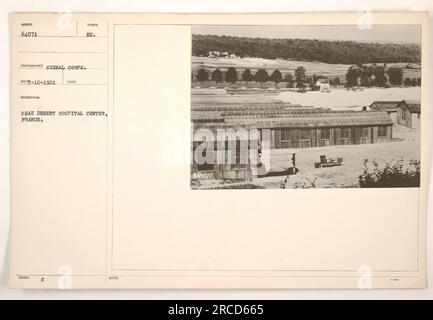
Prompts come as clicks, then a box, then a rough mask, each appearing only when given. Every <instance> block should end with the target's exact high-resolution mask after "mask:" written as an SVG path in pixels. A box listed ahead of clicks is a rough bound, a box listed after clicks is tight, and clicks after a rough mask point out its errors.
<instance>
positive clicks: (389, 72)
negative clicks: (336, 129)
mask: <svg viewBox="0 0 433 320" xmlns="http://www.w3.org/2000/svg"><path fill="white" fill-rule="evenodd" d="M306 71H307V70H306V69H305V67H303V66H300V67H298V68H296V70H295V71H294V74H293V75H292V74H291V73H287V74H286V75H285V76H284V78H283V75H282V73H281V71H280V70H278V69H275V70H273V71H272V73H271V74H270V75H269V73H268V72H267V71H266V70H265V69H258V70H257V72H256V73H255V74H253V73H252V72H251V70H250V69H245V70H244V71H243V72H242V74H241V75H240V77H239V76H238V72H237V71H236V68H234V67H229V68H228V69H227V71H226V72H225V74H224V73H223V72H222V71H221V70H220V69H215V70H213V71H212V72H211V73H210V74H209V73H208V71H206V70H205V69H204V68H200V69H199V70H198V72H197V75H196V80H198V81H200V82H201V84H202V86H203V85H204V82H205V81H208V80H212V81H215V83H217V84H218V83H221V82H223V81H226V82H229V83H233V84H234V83H236V82H237V81H245V85H246V86H248V82H252V81H255V82H258V83H260V86H261V87H263V84H264V83H265V82H268V81H272V82H274V83H275V88H278V84H279V83H280V82H283V81H284V82H287V88H294V87H296V88H300V89H304V88H306V87H307V85H308V86H309V87H310V89H312V90H316V89H318V87H317V86H316V83H317V81H318V80H319V79H327V77H323V76H321V75H316V74H314V75H313V76H311V77H307V76H306ZM328 80H329V83H330V84H331V85H334V86H338V85H340V78H339V77H335V78H334V79H328ZM390 84H391V85H402V84H404V85H405V86H420V85H421V78H405V79H404V80H403V70H402V68H399V67H390V68H386V65H385V66H377V65H375V64H373V65H353V66H351V67H350V68H349V69H348V70H347V73H346V84H345V86H346V87H354V86H363V87H387V86H389V85H390Z"/></svg>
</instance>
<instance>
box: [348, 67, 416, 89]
mask: <svg viewBox="0 0 433 320" xmlns="http://www.w3.org/2000/svg"><path fill="white" fill-rule="evenodd" d="M346 81H347V83H346V86H348V87H354V86H363V87H388V86H389V85H397V86H399V85H402V84H404V85H405V86H421V78H405V79H404V80H403V70H402V68H399V67H390V68H386V64H385V65H384V66H377V65H375V64H373V65H354V66H351V67H350V68H349V69H348V70H347V73H346Z"/></svg>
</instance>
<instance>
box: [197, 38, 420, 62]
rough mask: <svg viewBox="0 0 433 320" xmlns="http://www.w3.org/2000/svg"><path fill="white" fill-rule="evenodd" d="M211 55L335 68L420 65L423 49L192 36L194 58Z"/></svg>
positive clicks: (406, 45)
mask: <svg viewBox="0 0 433 320" xmlns="http://www.w3.org/2000/svg"><path fill="white" fill-rule="evenodd" d="M210 51H221V52H224V51H226V52H229V53H233V54H235V55H236V56H239V57H241V58H242V57H259V58H265V59H278V58H281V59H292V60H301V61H320V62H326V63H334V64H335V63H341V64H363V63H379V62H388V63H392V62H409V63H419V62H420V61H421V52H420V46H419V45H416V44H395V43H361V42H356V41H327V40H326V41H325V40H311V39H267V38H247V37H233V36H217V35H198V34H193V36H192V55H194V56H207V55H208V54H209V52H210Z"/></svg>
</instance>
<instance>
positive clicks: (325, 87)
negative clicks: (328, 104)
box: [316, 79, 330, 92]
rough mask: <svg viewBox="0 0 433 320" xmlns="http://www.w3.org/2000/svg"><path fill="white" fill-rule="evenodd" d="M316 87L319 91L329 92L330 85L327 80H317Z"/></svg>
mask: <svg viewBox="0 0 433 320" xmlns="http://www.w3.org/2000/svg"><path fill="white" fill-rule="evenodd" d="M316 86H317V87H319V90H320V91H325V92H326V91H329V89H330V83H329V80H328V79H318V80H317V81H316Z"/></svg>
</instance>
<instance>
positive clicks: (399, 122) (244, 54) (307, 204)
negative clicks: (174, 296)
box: [9, 12, 431, 289]
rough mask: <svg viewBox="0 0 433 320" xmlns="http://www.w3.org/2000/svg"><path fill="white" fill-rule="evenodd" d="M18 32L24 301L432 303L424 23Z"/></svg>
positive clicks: (370, 18) (105, 19) (15, 95)
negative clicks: (302, 295) (261, 293)
mask: <svg viewBox="0 0 433 320" xmlns="http://www.w3.org/2000/svg"><path fill="white" fill-rule="evenodd" d="M9 20H10V39H11V40H10V41H11V52H10V72H11V81H10V83H11V88H10V90H11V91H10V101H11V106H10V114H11V116H10V124H11V211H12V212H11V267H10V286H11V287H13V288H32V289H48V288H49V289H82V288H102V289H113V288H196V289H198V288H201V289H204V288H209V289H216V288H228V289H260V288H265V289H281V288H283V289H284V288H287V289H290V288H306V289H308V288H310V289H314V288H350V289H377V288H424V287H426V274H425V273H426V261H425V260H426V259H425V249H426V243H425V233H426V232H425V227H426V206H427V186H428V178H429V172H428V170H429V165H428V150H427V147H428V144H427V137H428V135H429V134H431V132H430V125H429V119H430V115H429V114H430V111H429V107H430V106H429V104H428V103H429V101H431V100H430V93H429V92H428V91H427V90H426V89H425V88H426V86H427V85H428V83H427V77H426V70H428V66H429V63H430V62H429V61H428V60H427V48H428V40H429V35H428V29H427V27H426V25H427V24H426V23H427V14H426V13H423V12H386V13H385V12H367V13H366V12H363V13H297V14H289V13H287V14H126V13H125V14H120V13H119V14H115V13H13V14H11V15H10V17H9Z"/></svg>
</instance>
